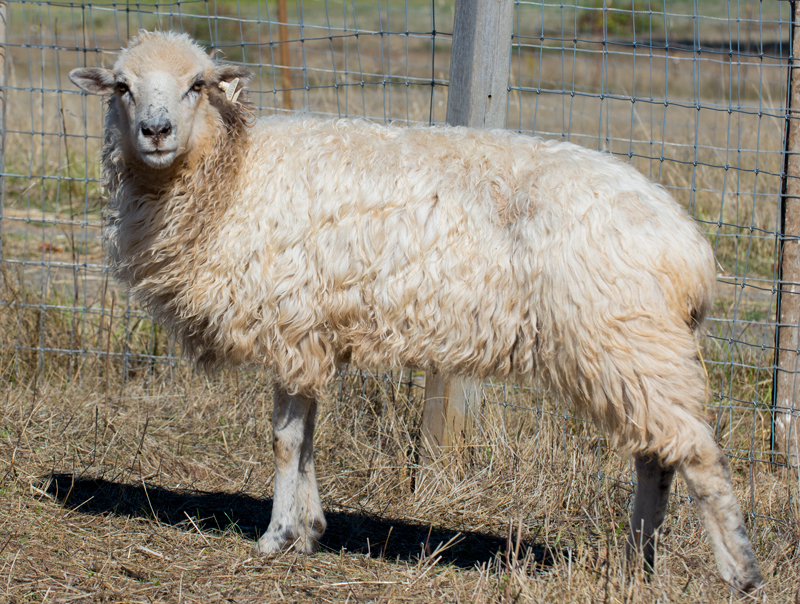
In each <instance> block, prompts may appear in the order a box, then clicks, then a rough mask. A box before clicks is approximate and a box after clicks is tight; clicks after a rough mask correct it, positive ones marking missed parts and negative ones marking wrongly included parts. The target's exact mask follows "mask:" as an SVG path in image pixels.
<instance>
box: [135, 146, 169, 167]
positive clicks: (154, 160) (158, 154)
mask: <svg viewBox="0 0 800 604" xmlns="http://www.w3.org/2000/svg"><path fill="white" fill-rule="evenodd" d="M139 157H141V158H142V161H143V162H144V163H145V164H146V165H147V166H148V167H150V168H154V169H157V170H163V169H164V168H169V167H170V166H171V165H172V162H174V161H175V158H176V157H178V150H177V149H160V150H158V151H143V150H140V151H139Z"/></svg>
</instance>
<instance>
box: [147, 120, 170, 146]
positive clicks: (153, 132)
mask: <svg viewBox="0 0 800 604" xmlns="http://www.w3.org/2000/svg"><path fill="white" fill-rule="evenodd" d="M139 127H140V130H141V133H142V136H147V137H149V138H152V139H153V140H154V141H155V142H158V141H159V140H161V138H163V137H165V136H169V134H170V133H171V132H172V123H170V121H169V120H168V119H163V120H160V121H158V122H141V125H140V126H139Z"/></svg>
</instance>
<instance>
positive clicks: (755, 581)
mask: <svg viewBox="0 0 800 604" xmlns="http://www.w3.org/2000/svg"><path fill="white" fill-rule="evenodd" d="M763 585H764V581H763V580H762V579H761V573H759V572H758V568H757V567H756V566H755V565H754V566H752V567H750V568H747V569H745V570H744V572H742V573H741V574H739V575H737V576H734V577H732V578H731V580H730V581H729V582H728V586H729V587H730V590H731V592H733V594H734V595H739V596H744V595H746V594H749V595H750V597H753V596H758V595H760V594H763V590H762V587H763ZM757 599H758V598H757Z"/></svg>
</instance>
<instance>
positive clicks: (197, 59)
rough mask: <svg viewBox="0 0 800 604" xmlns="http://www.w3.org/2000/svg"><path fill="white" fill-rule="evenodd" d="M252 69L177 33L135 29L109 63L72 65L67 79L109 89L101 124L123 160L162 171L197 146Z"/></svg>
mask: <svg viewBox="0 0 800 604" xmlns="http://www.w3.org/2000/svg"><path fill="white" fill-rule="evenodd" d="M252 76H253V73H252V72H251V71H250V70H249V69H247V68H244V67H239V66H230V65H219V64H217V63H215V62H214V61H213V60H212V58H211V57H210V56H209V55H207V54H206V53H205V52H204V51H203V50H202V49H201V48H200V47H199V46H198V45H197V44H195V43H194V42H193V41H192V40H191V38H189V37H188V36H186V35H184V34H176V33H172V32H140V33H139V35H138V36H136V37H135V38H133V39H132V40H131V41H130V43H129V44H128V47H127V48H126V49H125V50H123V51H122V53H120V55H119V58H118V59H117V61H116V63H115V64H114V68H113V69H103V68H99V67H94V68H92V67H87V68H81V69H73V70H72V71H71V72H70V74H69V79H70V80H71V81H72V83H73V84H75V85H76V86H77V87H78V88H80V89H81V90H83V91H84V92H87V93H89V94H98V95H111V98H110V100H109V113H108V117H107V122H106V123H107V128H108V129H110V130H113V131H114V132H115V134H116V136H117V139H118V140H117V141H115V143H116V144H117V145H118V146H119V147H120V149H121V151H122V153H123V158H124V159H125V161H126V163H129V162H130V163H140V164H143V165H144V166H146V167H147V168H150V169H151V170H159V171H161V170H167V169H168V168H170V167H171V166H173V165H175V162H176V160H177V159H179V158H184V157H185V156H186V155H188V154H192V153H202V151H203V149H205V148H206V147H207V143H209V142H210V141H211V140H213V138H214V137H215V136H216V135H217V134H218V133H219V132H220V131H221V129H222V128H223V126H224V122H225V116H226V115H228V114H229V113H230V106H231V105H232V104H234V103H236V102H237V99H236V97H235V96H234V95H236V96H238V93H239V92H240V91H241V89H242V88H243V87H244V86H246V85H247V83H248V82H249V81H250V79H252ZM237 88H238V90H236V89H237ZM226 92H227V94H226ZM240 102H241V101H240Z"/></svg>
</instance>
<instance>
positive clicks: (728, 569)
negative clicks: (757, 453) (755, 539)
mask: <svg viewBox="0 0 800 604" xmlns="http://www.w3.org/2000/svg"><path fill="white" fill-rule="evenodd" d="M697 432H700V431H699V430H698V431H697ZM701 438H702V441H704V442H702V441H701V443H700V445H699V446H698V453H697V454H696V455H693V456H692V457H691V458H689V459H686V460H684V461H682V462H681V463H679V464H678V471H679V472H680V473H681V475H682V476H683V478H684V480H686V484H687V486H688V487H689V492H690V493H691V495H692V499H693V500H694V502H695V503H696V504H697V513H698V515H699V516H700V519H701V520H702V522H703V525H704V526H705V529H706V531H707V534H708V538H709V541H710V542H711V549H712V550H713V551H714V557H715V558H716V561H717V568H718V569H719V572H720V574H721V575H722V578H723V579H725V581H727V582H728V584H729V586H730V587H731V589H732V590H734V591H743V592H749V591H752V590H753V589H756V588H758V587H759V586H760V585H761V584H762V580H761V574H760V573H759V571H758V565H757V564H756V558H755V555H754V554H753V547H752V545H750V541H749V539H748V538H747V530H746V529H745V526H744V518H743V517H742V510H741V508H740V507H739V503H738V501H737V500H736V496H735V495H734V494H733V487H732V485H731V470H730V466H729V465H728V459H727V458H726V457H725V454H724V453H723V452H722V450H721V449H720V448H719V446H717V443H716V442H714V439H713V437H712V436H711V433H710V432H709V431H708V430H707V429H706V430H703V431H702V437H701ZM698 440H700V439H698Z"/></svg>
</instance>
